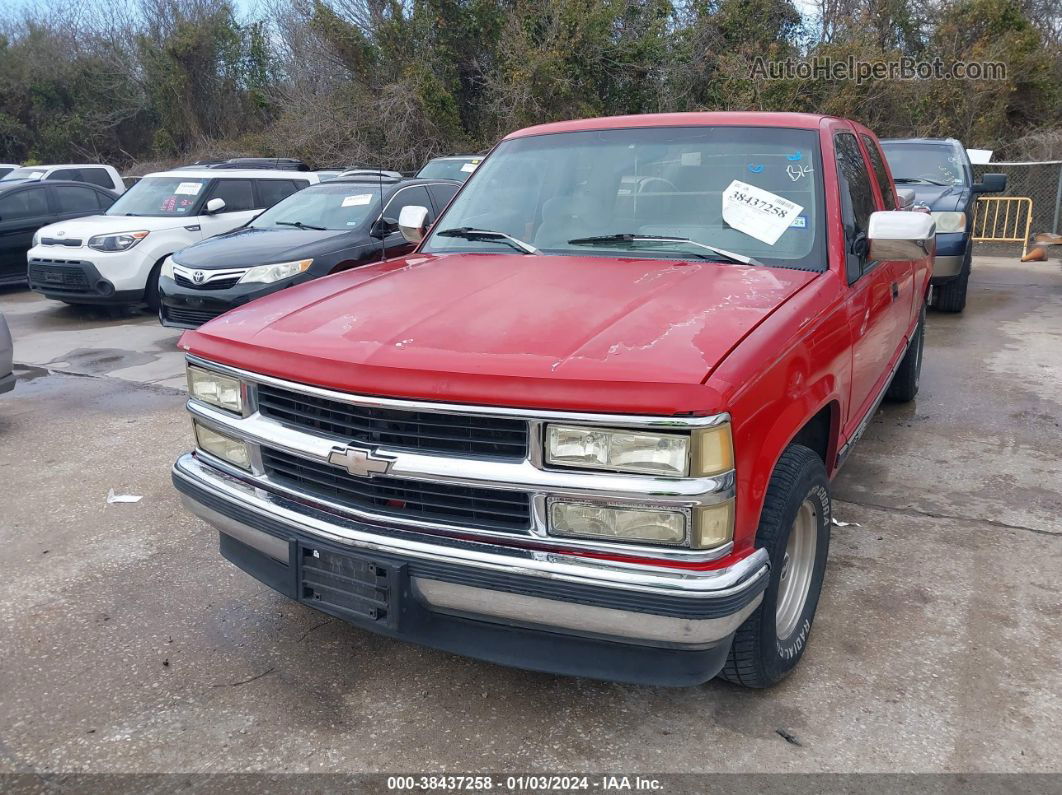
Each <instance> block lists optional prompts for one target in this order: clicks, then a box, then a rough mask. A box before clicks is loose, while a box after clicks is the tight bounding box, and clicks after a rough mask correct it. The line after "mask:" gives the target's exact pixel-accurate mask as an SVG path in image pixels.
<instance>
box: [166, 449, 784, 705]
mask: <svg viewBox="0 0 1062 795" xmlns="http://www.w3.org/2000/svg"><path fill="white" fill-rule="evenodd" d="M173 481H174V485H175V486H176V487H177V489H178V490H179V491H180V492H181V494H182V499H183V501H184V504H185V505H186V506H187V507H188V509H189V510H190V511H192V512H193V513H194V514H196V515H197V516H199V517H201V518H202V519H204V520H206V521H207V522H208V523H210V524H212V525H213V526H214V527H216V528H217V529H218V530H219V531H220V532H221V534H222V539H223V540H222V545H223V549H224V548H225V544H226V543H229V545H230V547H231V548H232V549H238V550H241V551H246V552H247V554H248V556H249V558H248V559H250V558H253V559H254V560H255V561H258V563H257V564H255V565H261V566H266V565H267V564H268V566H271V567H273V568H272V569H271V570H272V571H273V574H271V575H270V577H265V576H261V575H260V574H259V573H258V572H256V571H254V570H253V566H252V565H250V564H248V565H247V566H245V565H244V563H243V561H242V560H236V559H235V558H234V556H233V555H231V554H230V555H228V557H230V559H234V562H236V563H237V564H238V565H241V567H244V568H245V569H247V570H248V571H250V572H251V573H252V574H255V576H259V577H260V579H263V580H265V581H267V582H270V584H274V582H273V580H276V581H277V582H284V581H285V580H284V576H285V575H284V573H283V572H284V567H291V566H293V565H294V559H293V558H292V552H291V550H292V549H293V544H295V543H296V542H298V543H303V544H306V543H310V544H312V543H321V544H328V545H331V546H333V547H337V548H342V549H346V550H350V551H351V552H356V553H366V554H370V555H372V556H375V557H381V558H383V559H387V560H393V561H396V562H401V564H402V566H403V568H404V570H405V571H407V572H408V586H409V588H408V591H409V594H410V596H411V598H412V600H413V601H415V602H416V603H417V605H418V609H423V610H424V611H426V615H428V616H435V617H442V616H458V617H461V618H462V619H464V620H471V621H473V622H483V623H489V624H501V625H504V626H506V627H510V628H523V629H528V630H533V631H536V632H540V633H553V634H560V635H567V636H576V637H579V638H593V639H597V640H602V641H607V642H609V643H612V644H635V645H639V646H651V647H657V648H660V649H675V650H704V649H712V648H715V649H721V650H722V652H723V656H724V657H725V651H726V650H727V649H728V648H729V642H730V639H731V637H732V635H733V633H734V631H735V630H736V629H737V628H738V626H740V625H741V623H742V622H743V621H744V620H745V619H746V618H747V617H748V616H749V615H750V614H751V613H752V611H753V610H755V609H756V607H757V606H758V605H759V603H760V601H761V599H762V597H763V591H764V589H765V588H766V585H767V579H768V568H769V567H768V560H767V553H766V552H765V551H764V550H757V551H755V552H754V553H753V554H751V555H749V556H747V557H745V558H743V559H741V560H739V561H738V562H736V563H733V564H731V565H729V566H725V567H723V568H716V569H711V570H707V571H691V570H688V569H687V570H675V569H673V568H672V569H668V568H665V567H652V566H644V565H636V564H629V563H618V562H610V561H605V560H601V559H594V558H588V557H583V556H576V555H567V554H561V553H559V552H557V551H551V550H538V549H530V548H527V547H521V546H506V545H503V544H499V543H494V542H493V541H492V540H488V541H481V540H470V539H469V537H468V536H464V537H446V536H432V535H430V534H427V533H423V532H416V531H410V530H408V529H399V528H396V527H389V526H383V525H375V524H369V523H366V522H364V521H359V520H356V519H354V518H351V517H347V516H341V515H337V514H335V513H332V512H330V511H325V510H321V509H319V508H317V507H314V506H312V505H308V504H306V503H305V502H301V501H297V500H295V499H292V498H290V497H287V496H285V495H283V494H279V493H276V492H273V491H271V490H268V489H265V488H262V487H261V486H260V485H259V484H258V483H256V482H253V481H252V482H248V481H246V480H244V479H241V478H238V477H234V476H232V475H230V474H227V473H225V472H223V471H221V470H220V469H219V468H217V467H215V466H213V465H211V464H208V463H205V462H204V461H202V460H200V459H199V458H197V457H196V456H194V455H192V454H186V455H184V456H182V457H181V458H180V459H178V461H177V462H176V464H174V467H173ZM226 538H227V539H229V541H228V542H226ZM513 540H514V541H520V539H513ZM232 541H235V542H236V544H235V545H233V544H232ZM236 557H238V556H236ZM274 587H277V586H276V585H275V584H274ZM278 590H283V588H282V587H278ZM367 628H369V629H373V627H371V626H370V627H367ZM392 634H396V635H397V636H398V637H406V634H405V633H404V632H401V631H399V632H397V633H392ZM408 639H409V640H413V641H415V642H425V643H427V644H428V645H442V644H437V643H433V642H432V641H431V640H430V639H428V640H425V639H424V638H419V637H416V636H409V637H408ZM454 650H456V651H459V652H461V653H465V654H469V655H471V656H479V657H485V658H487V659H493V656H492V655H491V654H490V653H489V650H483V649H477V648H464V647H459V648H456V649H454ZM716 656H718V655H716ZM503 661H507V662H510V664H516V665H519V664H520V662H519V661H515V662H514V661H512V660H511V659H506V660H503ZM720 664H721V662H720ZM526 667H534V668H544V669H550V670H560V671H563V672H575V673H578V671H577V670H576V671H572V670H570V669H571V666H569V665H565V666H556V667H550V666H544V665H539V664H536V665H528V666H526ZM714 673H715V671H712V672H711V673H710V674H709V676H711V675H714ZM589 675H595V674H593V673H590V674H589ZM621 678H622V677H621ZM703 678H708V677H707V676H706V677H703ZM650 679H651V678H650ZM691 681H692V680H691ZM662 683H665V684H666V683H674V682H662Z"/></svg>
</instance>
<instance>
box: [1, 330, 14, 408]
mask: <svg viewBox="0 0 1062 795" xmlns="http://www.w3.org/2000/svg"><path fill="white" fill-rule="evenodd" d="M14 355H15V345H14V343H13V342H11V330H10V329H9V328H8V327H7V320H5V319H4V313H3V312H0V395H2V394H4V393H5V392H10V391H11V390H12V389H14V388H15V372H14V367H15V365H14V361H13V359H14Z"/></svg>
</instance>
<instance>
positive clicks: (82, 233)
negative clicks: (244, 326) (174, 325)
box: [27, 169, 319, 310]
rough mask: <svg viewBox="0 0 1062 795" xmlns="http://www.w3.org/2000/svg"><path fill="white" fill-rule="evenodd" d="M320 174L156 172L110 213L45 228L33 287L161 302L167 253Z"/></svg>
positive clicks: (89, 297)
mask: <svg viewBox="0 0 1062 795" xmlns="http://www.w3.org/2000/svg"><path fill="white" fill-rule="evenodd" d="M318 181H319V180H318V178H317V175H316V174H313V173H310V172H295V171H274V170H246V171H243V170H226V171H215V170H211V169H180V170H177V171H163V172H159V173H157V174H148V175H147V176H146V177H144V178H143V179H142V180H140V181H139V182H137V183H136V185H134V186H133V187H131V188H130V189H129V190H128V191H126V192H125V193H124V194H123V195H122V196H121V197H120V198H119V199H118V201H116V202H115V203H114V204H113V205H111V208H110V209H109V210H107V212H106V213H105V214H104V215H91V216H88V217H86V218H77V219H75V220H71V221H63V222H61V223H58V224H52V225H51V226H45V227H43V228H41V229H40V230H38V231H37V234H36V235H34V237H33V248H31V249H30V250H29V253H28V254H27V259H28V265H29V271H28V272H29V283H30V287H31V288H32V289H33V290H35V291H37V292H38V293H41V294H43V295H45V296H47V297H48V298H54V299H56V300H59V301H64V302H66V303H68V304H138V303H141V302H144V303H147V305H148V306H149V307H150V308H151V309H154V310H157V309H158V296H159V293H158V284H159V270H160V269H161V268H162V263H163V260H165V259H166V257H168V256H169V255H170V254H172V253H174V252H175V251H179V250H180V249H182V248H185V247H186V246H190V245H192V244H193V243H198V242H199V241H200V240H205V239H206V238H208V237H213V236H214V235H220V234H223V233H224V232H229V231H231V230H233V229H236V228H237V227H240V226H243V225H244V224H245V223H247V222H248V221H250V220H251V219H252V218H254V217H255V216H256V215H258V213H260V212H261V211H262V210H264V209H265V208H267V207H272V206H273V205H274V204H276V203H277V202H278V201H280V200H281V199H283V198H285V197H287V196H290V195H291V194H292V193H295V191H298V190H301V189H302V188H304V187H306V186H307V185H310V184H312V183H316V182H318Z"/></svg>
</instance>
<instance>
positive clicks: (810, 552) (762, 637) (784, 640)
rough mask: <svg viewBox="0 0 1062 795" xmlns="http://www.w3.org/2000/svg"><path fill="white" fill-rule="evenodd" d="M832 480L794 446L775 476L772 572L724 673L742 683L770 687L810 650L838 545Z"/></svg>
mask: <svg viewBox="0 0 1062 795" xmlns="http://www.w3.org/2000/svg"><path fill="white" fill-rule="evenodd" d="M830 505H831V503H830V484H829V480H828V478H827V477H826V467H825V466H824V465H823V463H822V459H821V458H819V456H818V454H816V453H815V452H814V451H812V450H810V449H809V448H807V447H804V446H803V445H799V444H792V445H790V446H789V447H787V448H786V450H785V452H784V453H782V457H781V458H780V459H778V464H777V466H775V468H774V474H772V475H771V482H770V485H769V486H768V487H767V496H766V498H765V499H764V503H763V512H762V514H761V515H760V527H759V530H757V532H756V546H757V547H762V548H764V549H766V550H767V553H768V555H769V556H770V560H771V577H770V580H769V582H768V583H767V590H766V591H764V593H763V601H762V602H761V603H760V606H759V607H758V608H756V611H755V612H754V613H753V614H752V615H751V616H749V617H748V619H746V621H745V623H744V624H742V625H741V626H740V627H739V628H738V631H737V633H735V635H734V642H733V644H732V645H731V647H730V656H729V657H728V658H727V661H726V665H725V666H723V670H722V673H721V674H720V675H721V676H722V677H723V678H724V679H726V680H727V681H729V682H733V683H734V684H738V685H744V686H746V687H769V686H770V685H773V684H775V683H776V682H779V681H781V680H782V679H784V678H785V677H786V676H787V675H788V674H789V673H790V671H792V670H793V669H794V668H795V667H796V665H797V663H798V662H799V661H800V658H801V657H802V656H803V655H804V649H806V648H807V643H808V636H809V635H810V634H811V625H812V622H813V621H814V620H815V610H816V608H817V607H818V604H819V594H820V592H821V591H822V580H823V576H824V574H825V573H826V555H827V553H828V552H829V548H830Z"/></svg>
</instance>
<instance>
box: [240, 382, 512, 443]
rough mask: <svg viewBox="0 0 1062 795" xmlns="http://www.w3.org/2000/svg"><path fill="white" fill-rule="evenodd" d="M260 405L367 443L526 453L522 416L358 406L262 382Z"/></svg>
mask: <svg viewBox="0 0 1062 795" xmlns="http://www.w3.org/2000/svg"><path fill="white" fill-rule="evenodd" d="M258 410H259V411H260V412H261V413H262V414H263V415H265V416H267V417H271V418H273V419H276V420H279V421H280V422H283V423H285V424H286V425H290V426H293V427H297V428H302V429H307V430H311V431H319V432H324V433H327V434H331V435H334V436H339V437H341V438H343V439H345V440H348V441H353V442H359V443H361V444H366V445H370V446H377V445H380V446H384V447H388V448H395V449H408V450H416V451H419V452H430V453H446V454H454V453H456V454H462V455H477V456H493V457H497V458H509V459H522V458H525V457H526V456H527V444H528V441H527V437H528V427H527V422H526V421H524V420H515V419H508V418H504V417H490V416H483V415H466V414H443V413H439V412H430V411H406V410H403V409H392V408H379V407H376V406H361V405H354V404H352V403H343V402H341V401H338V400H332V399H330V398H324V397H319V396H317V395H307V394H303V393H301V392H293V391H290V390H287V389H282V388H279V387H275V386H268V385H266V384H259V385H258Z"/></svg>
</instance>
